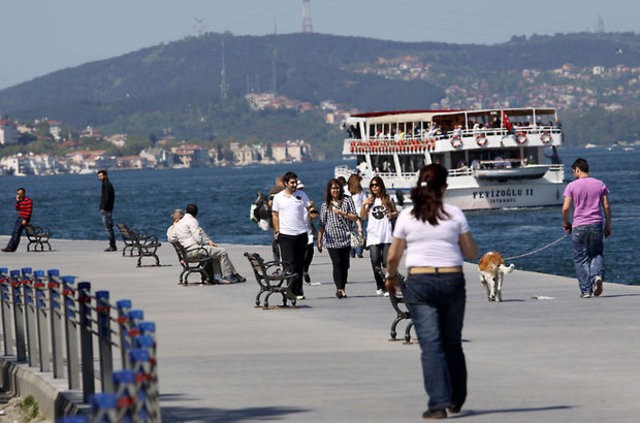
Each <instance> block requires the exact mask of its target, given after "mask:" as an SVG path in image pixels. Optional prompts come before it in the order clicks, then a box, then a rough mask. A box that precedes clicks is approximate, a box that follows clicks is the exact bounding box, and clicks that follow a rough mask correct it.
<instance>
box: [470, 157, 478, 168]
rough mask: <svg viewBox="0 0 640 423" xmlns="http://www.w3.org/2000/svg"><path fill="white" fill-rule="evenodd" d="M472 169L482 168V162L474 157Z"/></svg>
mask: <svg viewBox="0 0 640 423" xmlns="http://www.w3.org/2000/svg"><path fill="white" fill-rule="evenodd" d="M471 169H474V170H475V169H480V162H479V161H478V159H473V161H472V162H471Z"/></svg>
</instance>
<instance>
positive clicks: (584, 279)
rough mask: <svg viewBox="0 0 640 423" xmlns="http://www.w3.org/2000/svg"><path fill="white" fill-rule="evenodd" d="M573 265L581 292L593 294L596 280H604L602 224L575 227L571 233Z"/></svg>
mask: <svg viewBox="0 0 640 423" xmlns="http://www.w3.org/2000/svg"><path fill="white" fill-rule="evenodd" d="M571 240H572V244H573V263H574V266H575V268H576V276H577V277H578V284H579V286H580V292H582V293H583V294H585V293H589V294H590V293H591V291H592V290H593V284H594V278H595V277H596V276H600V277H601V278H603V279H604V232H603V228H602V223H594V224H591V225H581V226H575V227H574V228H573V230H572V231H571Z"/></svg>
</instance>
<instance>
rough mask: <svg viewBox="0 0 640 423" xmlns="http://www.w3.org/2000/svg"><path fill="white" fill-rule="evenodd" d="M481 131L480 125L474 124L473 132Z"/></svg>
mask: <svg viewBox="0 0 640 423" xmlns="http://www.w3.org/2000/svg"><path fill="white" fill-rule="evenodd" d="M478 131H480V124H479V123H478V122H476V123H474V124H473V132H478Z"/></svg>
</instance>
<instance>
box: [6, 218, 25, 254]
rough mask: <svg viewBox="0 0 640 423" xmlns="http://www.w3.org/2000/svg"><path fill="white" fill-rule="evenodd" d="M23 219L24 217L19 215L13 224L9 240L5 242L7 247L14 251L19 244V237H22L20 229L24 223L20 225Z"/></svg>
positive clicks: (21, 229) (22, 228)
mask: <svg viewBox="0 0 640 423" xmlns="http://www.w3.org/2000/svg"><path fill="white" fill-rule="evenodd" d="M23 220H24V219H23V218H22V217H19V218H17V219H16V222H15V223H14V225H13V232H11V239H9V242H8V243H7V248H8V249H9V250H11V251H15V250H16V249H17V248H18V245H19V244H20V238H21V237H22V231H23V230H24V225H22V221H23Z"/></svg>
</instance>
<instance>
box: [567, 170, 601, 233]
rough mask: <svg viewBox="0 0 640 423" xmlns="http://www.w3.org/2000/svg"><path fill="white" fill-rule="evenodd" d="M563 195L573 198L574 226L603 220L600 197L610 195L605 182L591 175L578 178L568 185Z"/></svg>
mask: <svg viewBox="0 0 640 423" xmlns="http://www.w3.org/2000/svg"><path fill="white" fill-rule="evenodd" d="M563 195H564V196H565V197H571V199H572V200H573V222H572V225H573V226H581V225H591V224H593V223H600V222H602V220H603V219H602V209H601V208H600V199H601V198H602V196H604V195H609V190H608V189H607V186H606V185H605V184H604V182H602V181H601V180H599V179H596V178H592V177H590V176H589V177H586V178H578V179H576V180H575V181H573V182H570V183H569V184H568V185H567V187H566V188H565V189H564V194H563Z"/></svg>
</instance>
